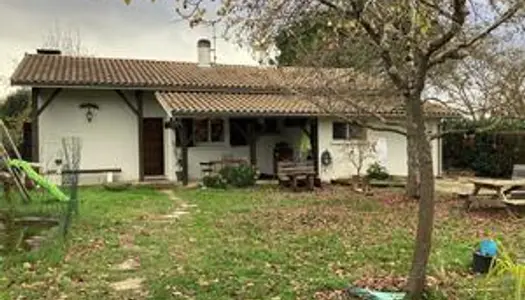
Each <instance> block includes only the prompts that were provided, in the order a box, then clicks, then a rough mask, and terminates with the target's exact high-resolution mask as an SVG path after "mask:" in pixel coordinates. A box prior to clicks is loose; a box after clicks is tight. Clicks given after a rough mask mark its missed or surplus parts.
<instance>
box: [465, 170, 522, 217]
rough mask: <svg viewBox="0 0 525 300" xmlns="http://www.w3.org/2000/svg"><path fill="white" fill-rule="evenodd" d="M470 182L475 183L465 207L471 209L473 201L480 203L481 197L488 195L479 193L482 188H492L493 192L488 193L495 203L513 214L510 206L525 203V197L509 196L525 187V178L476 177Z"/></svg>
mask: <svg viewBox="0 0 525 300" xmlns="http://www.w3.org/2000/svg"><path fill="white" fill-rule="evenodd" d="M469 182H471V183H472V184H474V190H473V191H472V194H470V195H468V197H467V198H466V203H465V208H466V209H467V210H469V209H470V208H471V206H472V204H473V203H478V204H479V203H480V201H479V200H480V198H482V197H485V198H486V195H479V192H480V190H481V189H486V190H490V191H492V192H493V194H491V195H488V196H490V197H491V199H492V200H495V205H497V206H498V207H504V208H505V209H506V210H507V212H509V213H510V214H512V212H511V211H510V209H509V205H510V206H520V205H525V198H524V199H514V198H513V197H509V196H510V195H511V193H512V192H513V191H517V190H520V189H523V188H525V179H489V178H474V179H470V180H469Z"/></svg>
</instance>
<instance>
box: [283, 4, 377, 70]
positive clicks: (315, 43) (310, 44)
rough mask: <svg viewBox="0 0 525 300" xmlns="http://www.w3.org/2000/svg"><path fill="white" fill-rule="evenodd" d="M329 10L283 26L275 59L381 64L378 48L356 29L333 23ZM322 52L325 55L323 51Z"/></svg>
mask: <svg viewBox="0 0 525 300" xmlns="http://www.w3.org/2000/svg"><path fill="white" fill-rule="evenodd" d="M332 20H333V17H332V16H330V15H328V14H327V13H326V12H312V13H310V14H308V15H305V16H303V17H301V19H298V20H296V21H295V22H293V23H291V24H288V25H286V26H283V27H282V28H281V29H280V31H279V33H278V34H277V36H276V37H275V46H276V47H277V49H278V50H279V54H278V55H277V56H276V57H275V63H276V64H278V65H282V66H298V65H300V66H319V65H322V66H324V67H334V68H355V69H363V68H364V67H365V66H366V69H367V70H370V67H371V66H374V65H375V66H376V67H377V66H378V65H379V61H378V59H377V57H378V54H377V48H376V47H374V45H372V44H371V43H369V41H368V40H367V39H366V38H365V37H364V36H363V33H362V32H359V31H357V30H356V31H355V32H354V34H352V35H350V36H348V31H347V28H342V27H341V25H340V24H334V23H332ZM321 53H322V55H320V54H321Z"/></svg>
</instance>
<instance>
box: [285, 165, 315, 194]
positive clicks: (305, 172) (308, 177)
mask: <svg viewBox="0 0 525 300" xmlns="http://www.w3.org/2000/svg"><path fill="white" fill-rule="evenodd" d="M315 176H316V173H315V167H314V164H313V162H312V161H307V162H288V161H281V162H278V163H277V178H279V183H280V184H282V183H284V182H290V183H291V186H292V188H293V189H294V191H297V189H298V181H300V180H305V181H306V185H307V187H308V189H309V190H313V189H314V184H315Z"/></svg>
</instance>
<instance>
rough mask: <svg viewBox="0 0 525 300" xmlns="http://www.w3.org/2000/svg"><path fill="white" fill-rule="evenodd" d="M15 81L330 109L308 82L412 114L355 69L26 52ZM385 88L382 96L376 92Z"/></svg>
mask: <svg viewBox="0 0 525 300" xmlns="http://www.w3.org/2000/svg"><path fill="white" fill-rule="evenodd" d="M11 83H12V84H13V85H25V86H33V87H64V86H70V87H91V88H112V89H121V88H122V89H124V88H130V89H149V90H153V91H157V93H156V95H157V98H158V99H159V101H161V103H162V104H163V105H164V106H165V107H169V108H170V109H171V110H173V111H175V112H177V113H187V114H191V113H210V114H212V113H224V112H228V113H243V114H295V115H311V114H322V113H323V111H324V108H326V107H327V106H326V105H324V106H322V108H320V107H319V105H314V104H313V103H314V101H308V100H305V99H304V98H301V97H298V96H293V95H294V94H296V95H297V94H308V93H303V92H304V91H305V89H310V90H313V91H316V92H320V93H325V94H326V93H329V94H330V93H332V94H333V93H334V91H337V93H338V94H344V95H348V93H350V92H351V93H354V92H358V93H360V92H363V94H361V95H360V96H358V97H353V99H359V100H360V101H361V102H362V104H363V105H362V107H368V108H369V110H370V109H373V110H374V111H375V112H379V113H381V114H384V115H394V116H399V115H403V114H404V110H403V109H402V108H400V106H399V103H400V102H401V101H400V99H399V98H397V97H395V95H392V93H391V92H390V91H387V92H386V93H385V92H384V84H383V83H382V82H381V81H379V80H377V79H376V78H373V77H371V76H366V75H364V74H362V73H357V72H353V71H352V70H350V69H333V68H332V69H319V68H297V67H279V68H277V67H259V66H239V65H212V66H209V67H202V66H199V65H198V64H196V63H187V62H176V61H159V60H142V59H122V58H101V57H77V56H66V55H56V54H54V55H53V54H26V55H25V56H24V58H23V59H22V61H21V62H20V64H19V65H18V67H17V69H16V70H15V72H14V74H13V76H12V77H11ZM380 90H382V91H383V92H381V94H382V96H370V95H369V93H370V92H371V93H376V92H377V91H380ZM309 94H311V93H309ZM385 96H386V97H387V98H390V99H385ZM350 97H352V96H350ZM374 99H380V101H376V100H374ZM385 100H387V101H385ZM320 101H321V102H322V101H323V100H322V98H321V100H320ZM317 103H319V102H317ZM338 107H341V109H339V108H338ZM332 109H335V110H344V113H348V114H356V115H357V114H362V113H360V112H359V111H358V110H357V109H356V108H355V107H354V108H352V109H349V105H344V103H343V104H342V103H336V105H335V106H334V107H332ZM427 112H428V113H429V114H431V115H435V116H449V115H451V114H450V112H449V111H448V110H446V109H444V108H443V107H439V109H434V108H433V109H429V110H428V111H427Z"/></svg>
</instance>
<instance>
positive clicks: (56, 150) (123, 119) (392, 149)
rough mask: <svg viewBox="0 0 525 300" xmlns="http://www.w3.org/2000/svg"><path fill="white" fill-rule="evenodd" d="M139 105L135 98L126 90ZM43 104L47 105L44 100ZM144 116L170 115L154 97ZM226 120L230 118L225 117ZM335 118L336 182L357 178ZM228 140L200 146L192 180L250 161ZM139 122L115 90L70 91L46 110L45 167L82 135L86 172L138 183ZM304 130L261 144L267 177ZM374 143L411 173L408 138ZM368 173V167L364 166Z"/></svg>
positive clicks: (324, 129) (395, 168)
mask: <svg viewBox="0 0 525 300" xmlns="http://www.w3.org/2000/svg"><path fill="white" fill-rule="evenodd" d="M50 93H51V90H44V91H43V93H42V99H47V97H48V95H49V94H50ZM125 94H126V96H127V98H128V99H130V102H131V103H132V104H133V105H134V104H135V102H134V101H133V99H134V98H133V94H132V93H127V92H125ZM42 99H41V100H40V105H42V103H43V101H44V100H42ZM143 101H144V117H145V118H150V117H155V118H163V119H164V120H165V121H167V120H168V118H169V115H168V112H166V111H165V110H164V109H163V108H162V107H161V106H160V105H159V104H158V102H157V101H156V99H155V98H154V96H153V93H148V92H146V93H145V94H144V100H143ZM82 103H94V104H97V105H98V106H99V108H100V109H99V110H98V111H95V112H94V117H93V120H92V122H88V121H87V119H86V111H85V110H83V109H81V108H79V105H80V104H82ZM225 120H226V119H225ZM333 121H334V120H333V119H331V118H328V117H323V118H320V119H319V122H318V134H319V141H318V142H319V154H321V153H323V152H324V151H325V150H328V151H329V152H330V154H331V156H332V164H331V165H329V166H326V167H325V166H322V165H320V167H319V171H320V174H319V175H320V178H321V180H322V181H329V180H332V179H336V178H347V177H350V176H352V175H354V174H355V170H354V167H353V165H352V164H351V162H350V160H349V157H348V150H349V147H350V146H349V144H351V142H348V141H344V142H341V141H334V140H333V139H332V124H333ZM225 124H226V128H225V139H224V140H225V142H224V143H214V144H207V145H197V146H195V147H190V148H189V149H188V158H189V159H188V161H189V177H190V179H198V178H199V177H200V176H201V167H200V164H199V163H200V162H205V161H211V160H218V159H221V158H224V157H234V158H246V159H248V158H249V148H248V146H239V147H236V146H233V147H232V146H230V145H229V140H230V139H229V134H230V130H229V128H228V122H225ZM428 128H429V130H431V131H432V132H436V131H437V122H432V123H429V126H428ZM137 130H138V123H137V117H136V115H135V114H134V113H133V111H132V110H131V109H130V108H129V107H128V106H127V105H126V103H125V102H124V101H123V100H122V99H121V98H120V97H119V96H118V95H117V94H116V93H115V91H112V90H94V89H90V90H87V89H84V90H81V89H64V90H62V92H60V93H59V94H58V96H57V97H56V98H55V99H54V100H53V101H52V102H51V103H50V105H49V106H48V107H47V108H46V109H45V110H44V111H43V113H42V114H41V115H40V118H39V137H40V138H39V142H40V149H39V153H40V163H41V165H42V166H43V169H44V171H51V170H57V169H58V168H59V166H57V165H56V163H55V161H56V160H57V159H64V157H63V147H62V142H61V140H62V138H64V137H71V136H74V137H78V138H80V140H81V143H82V148H81V149H82V150H81V159H80V168H81V169H107V168H120V169H122V172H121V173H120V174H117V175H115V176H116V180H122V181H136V180H138V178H139V164H138V132H137ZM163 131H164V133H163V135H164V171H165V172H164V173H165V174H164V177H165V178H166V179H169V180H176V175H175V174H176V171H177V170H179V169H178V164H177V161H178V154H180V149H177V148H176V146H175V135H174V132H173V131H172V130H168V129H163ZM301 136H302V131H301V129H300V128H297V127H290V128H286V127H282V130H281V131H280V133H279V134H273V135H265V136H262V137H260V138H259V139H258V141H257V166H258V168H259V170H260V171H261V173H266V174H272V173H273V149H274V146H275V144H276V143H278V142H287V143H288V144H289V145H291V146H293V147H294V148H295V149H298V148H299V143H300V141H301ZM367 137H368V139H369V140H375V141H377V140H383V141H385V142H386V143H385V144H386V147H385V148H386V151H385V152H386V159H385V161H386V168H387V170H388V172H389V173H390V174H392V175H406V174H407V164H406V157H407V155H406V139H405V137H404V136H401V135H398V134H396V133H392V132H374V131H368V134H367ZM432 146H433V147H432V151H433V159H434V173H435V174H436V175H437V174H438V173H439V170H440V167H439V162H440V157H439V155H440V153H441V151H440V150H439V149H438V147H439V146H440V143H439V142H438V141H437V140H435V141H433V143H432ZM363 171H366V167H364V168H363ZM104 178H105V175H104V174H99V175H81V183H97V182H101V181H103V179H104Z"/></svg>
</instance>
